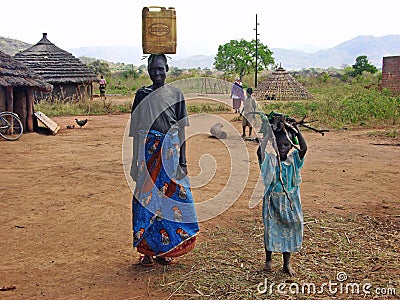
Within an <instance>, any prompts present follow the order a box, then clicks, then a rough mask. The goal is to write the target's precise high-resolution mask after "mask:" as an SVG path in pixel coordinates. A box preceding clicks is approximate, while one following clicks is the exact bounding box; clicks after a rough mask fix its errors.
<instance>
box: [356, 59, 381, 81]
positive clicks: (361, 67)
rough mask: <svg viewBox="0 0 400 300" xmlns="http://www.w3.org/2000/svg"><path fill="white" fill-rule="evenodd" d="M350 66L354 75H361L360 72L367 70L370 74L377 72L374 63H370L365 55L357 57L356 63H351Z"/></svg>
mask: <svg viewBox="0 0 400 300" xmlns="http://www.w3.org/2000/svg"><path fill="white" fill-rule="evenodd" d="M352 67H353V76H354V77H356V76H358V75H361V74H362V72H368V73H371V74H375V73H376V72H378V69H377V68H376V67H375V66H374V65H372V64H370V62H369V61H368V57H367V56H366V55H361V56H359V57H357V58H356V63H355V64H354V65H352Z"/></svg>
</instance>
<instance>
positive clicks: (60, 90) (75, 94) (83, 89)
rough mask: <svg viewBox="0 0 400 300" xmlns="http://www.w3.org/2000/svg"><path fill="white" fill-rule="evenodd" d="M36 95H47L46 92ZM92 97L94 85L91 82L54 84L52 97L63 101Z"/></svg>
mask: <svg viewBox="0 0 400 300" xmlns="http://www.w3.org/2000/svg"><path fill="white" fill-rule="evenodd" d="M36 97H42V98H41V99H43V98H44V97H46V95H45V94H43V95H38V94H37V95H36ZM91 97H92V87H91V83H86V84H85V83H81V84H77V83H70V84H62V85H56V84H53V94H52V99H53V101H55V100H62V101H71V100H74V101H78V100H82V99H85V98H91Z"/></svg>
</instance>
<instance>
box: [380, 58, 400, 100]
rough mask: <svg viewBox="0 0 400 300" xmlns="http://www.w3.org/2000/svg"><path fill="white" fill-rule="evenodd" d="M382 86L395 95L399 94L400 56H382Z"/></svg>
mask: <svg viewBox="0 0 400 300" xmlns="http://www.w3.org/2000/svg"><path fill="white" fill-rule="evenodd" d="M382 88H387V89H389V90H391V91H392V93H393V94H395V95H400V56H388V57H384V58H383V66H382Z"/></svg>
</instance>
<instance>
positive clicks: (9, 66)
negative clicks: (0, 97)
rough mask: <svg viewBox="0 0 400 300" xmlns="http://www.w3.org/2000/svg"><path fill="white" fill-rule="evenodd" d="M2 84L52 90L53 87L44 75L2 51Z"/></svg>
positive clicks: (0, 68) (0, 67)
mask: <svg viewBox="0 0 400 300" xmlns="http://www.w3.org/2000/svg"><path fill="white" fill-rule="evenodd" d="M0 86H4V87H7V86H12V87H32V88H35V89H37V90H41V91H46V92H50V91H51V90H52V89H53V87H52V86H51V84H48V83H47V82H46V81H45V80H44V79H43V77H41V76H39V75H38V74H36V73H35V72H34V71H33V70H31V69H30V68H28V67H27V66H26V65H24V64H23V63H21V62H20V61H17V60H16V59H14V58H13V57H11V56H10V55H8V54H5V53H3V52H1V51H0Z"/></svg>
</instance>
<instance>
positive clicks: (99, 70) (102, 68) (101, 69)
mask: <svg viewBox="0 0 400 300" xmlns="http://www.w3.org/2000/svg"><path fill="white" fill-rule="evenodd" d="M87 67H88V68H89V69H90V70H91V71H92V72H93V73H95V74H96V75H104V76H109V75H110V67H109V65H108V63H106V62H104V61H101V60H99V59H96V60H94V61H92V62H90V63H88V64H87Z"/></svg>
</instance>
